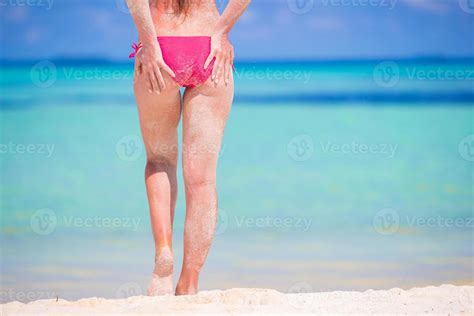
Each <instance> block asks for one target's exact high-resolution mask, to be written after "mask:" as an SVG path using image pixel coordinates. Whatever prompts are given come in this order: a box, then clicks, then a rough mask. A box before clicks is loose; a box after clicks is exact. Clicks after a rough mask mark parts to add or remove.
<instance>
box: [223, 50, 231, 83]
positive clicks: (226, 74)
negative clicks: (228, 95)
mask: <svg viewBox="0 0 474 316" xmlns="http://www.w3.org/2000/svg"><path fill="white" fill-rule="evenodd" d="M229 72H230V56H229V57H227V58H226V59H225V62H224V82H225V85H226V86H227V85H228V84H229Z"/></svg>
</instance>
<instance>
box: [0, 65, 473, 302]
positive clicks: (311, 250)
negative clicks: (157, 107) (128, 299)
mask: <svg viewBox="0 0 474 316" xmlns="http://www.w3.org/2000/svg"><path fill="white" fill-rule="evenodd" d="M397 66H398V73H399V76H398V77H395V79H393V78H392V79H391V80H390V78H389V79H387V80H385V81H381V77H379V75H378V74H377V73H378V72H377V70H380V66H379V68H376V67H377V64H370V63H352V64H350V63H349V64H282V63H280V64H261V65H258V66H257V65H254V64H241V65H237V73H236V74H235V78H236V102H235V104H234V107H233V109H232V113H231V116H230V119H229V122H228V126H227V129H226V134H225V139H224V141H223V148H222V149H221V156H220V163H219V171H218V191H219V203H220V205H219V208H220V216H219V223H218V227H217V235H216V239H215V243H214V245H213V248H212V250H211V252H210V255H209V258H208V261H207V264H206V267H205V269H204V272H203V275H202V279H201V288H202V289H216V288H230V287H270V288H275V289H278V290H281V291H285V292H286V291H290V292H292V291H293V292H294V291H302V290H303V291H308V290H311V291H322V290H347V289H358V290H363V289H368V288H377V289H381V288H390V287H404V288H408V287H413V286H423V285H433V284H442V283H454V284H466V283H472V282H473V269H472V266H473V248H472V243H473V227H474V222H473V214H472V205H473V204H472V203H473V191H472V188H473V186H472V184H473V183H472V181H473V180H472V179H473V169H472V167H473V165H472V163H473V162H472V160H473V157H474V148H473V147H472V146H473V143H472V141H473V138H474V136H472V135H473V134H474V132H473V130H472V127H473V115H472V114H473V112H472V105H473V104H474V87H473V84H474V78H470V77H469V73H470V72H471V71H472V69H474V67H473V66H472V65H471V64H464V63H454V64H453V63H451V64H426V63H423V64H415V63H410V64H404V63H398V64H397ZM384 67H385V66H384ZM384 67H382V71H383V72H387V69H392V68H390V67H393V66H390V67H389V68H386V67H385V68H384ZM392 70H393V69H392ZM395 70H397V69H396V68H395ZM422 73H425V75H426V74H429V73H431V74H435V75H434V77H430V78H428V77H427V79H423V78H424V77H423V75H421V74H422ZM448 73H453V74H456V73H457V74H458V75H457V77H456V78H451V79H449V78H448V77H449V76H448V75H447V74H448ZM0 74H1V75H0V80H1V83H2V88H1V90H2V91H1V95H0V101H1V103H0V104H1V108H0V113H1V126H2V129H1V132H2V134H1V139H2V141H1V143H2V147H1V154H0V162H1V165H0V171H1V179H2V186H1V191H0V193H1V205H0V207H1V219H2V220H1V227H0V228H1V234H2V235H1V242H2V254H1V257H2V297H1V301H3V302H4V301H12V300H20V301H29V300H35V299H40V298H49V297H56V296H59V297H62V298H67V299H77V298H80V297H88V296H104V297H123V296H126V295H132V294H139V293H145V290H146V286H147V282H148V277H149V276H150V275H151V272H152V261H153V257H154V254H153V251H152V250H153V245H152V239H151V235H150V227H149V222H148V208H147V201H146V196H145V191H144V184H143V178H142V177H143V167H144V162H145V155H144V152H143V148H142V145H141V141H140V138H139V135H140V134H139V126H138V119H137V113H136V109H135V107H134V105H133V95H132V90H131V67H130V66H126V65H117V66H113V65H108V66H80V65H62V66H61V65H57V66H56V65H55V68H53V67H51V66H50V65H49V64H46V66H45V65H44V64H43V65H40V66H36V67H33V68H31V67H16V68H3V69H2V70H1V72H0ZM461 74H464V77H463V76H461ZM305 78H306V79H305ZM469 135H471V136H470V137H469ZM178 177H179V179H180V182H179V189H180V194H179V197H178V205H177V211H176V218H175V232H174V238H175V245H174V251H175V255H176V260H177V261H176V262H177V263H176V266H175V272H178V271H179V269H180V267H181V264H180V262H181V258H182V234H183V218H184V207H185V201H184V194H183V185H182V173H181V172H179V175H178ZM175 274H176V273H175ZM175 277H177V276H175Z"/></svg>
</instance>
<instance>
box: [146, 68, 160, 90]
mask: <svg viewBox="0 0 474 316" xmlns="http://www.w3.org/2000/svg"><path fill="white" fill-rule="evenodd" d="M148 78H149V80H150V83H151V91H152V92H156V93H159V92H160V88H159V87H158V81H157V80H156V76H155V72H154V71H153V70H149V71H148Z"/></svg>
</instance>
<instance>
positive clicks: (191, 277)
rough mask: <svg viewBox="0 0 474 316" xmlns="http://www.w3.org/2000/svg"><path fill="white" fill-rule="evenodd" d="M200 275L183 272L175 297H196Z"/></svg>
mask: <svg viewBox="0 0 474 316" xmlns="http://www.w3.org/2000/svg"><path fill="white" fill-rule="evenodd" d="M198 279H199V273H197V272H194V273H193V272H189V273H186V272H183V271H182V272H181V276H180V277H179V281H178V285H177V286H176V291H175V295H194V294H197V292H198Z"/></svg>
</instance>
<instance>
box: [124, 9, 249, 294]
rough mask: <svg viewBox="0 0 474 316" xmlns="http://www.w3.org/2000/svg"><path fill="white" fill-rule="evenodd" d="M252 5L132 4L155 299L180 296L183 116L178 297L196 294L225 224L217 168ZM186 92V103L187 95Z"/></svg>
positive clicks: (137, 99)
mask: <svg viewBox="0 0 474 316" xmlns="http://www.w3.org/2000/svg"><path fill="white" fill-rule="evenodd" d="M249 2H250V0H229V3H228V5H227V7H226V9H225V11H224V12H223V14H222V15H219V12H218V11H217V8H216V5H215V0H164V1H160V0H158V1H149V0H127V3H128V7H129V9H130V12H131V14H132V16H133V19H134V21H135V24H136V27H137V31H138V34H139V38H140V44H139V45H134V48H135V52H134V53H132V54H131V57H136V61H135V80H134V90H135V99H136V102H137V107H138V113H139V118H140V127H141V131H142V136H143V140H144V144H145V148H146V153H147V164H146V168H145V184H146V189H147V195H148V202H149V206H150V218H151V225H152V230H153V237H154V240H155V251H156V252H155V269H154V271H153V277H152V281H151V285H150V287H149V289H148V294H149V295H163V294H172V293H173V278H172V274H173V266H174V264H173V248H172V228H173V217H174V209H175V205H176V196H177V183H176V168H177V159H178V134H177V127H178V122H179V120H180V117H181V115H182V116H183V144H182V147H183V153H182V167H183V175H184V183H185V194H186V222H185V228H184V260H183V266H182V270H181V275H180V277H179V281H178V284H177V286H176V291H175V294H176V295H185V294H195V293H196V292H197V290H198V280H199V272H200V271H201V268H202V266H203V264H204V261H205V259H206V256H207V253H208V251H209V247H210V246H211V242H212V238H213V234H214V229H215V225H216V219H217V193H216V166H217V158H218V155H219V149H220V146H221V140H222V135H223V133H224V127H225V124H226V121H227V117H228V114H229V111H230V107H231V104H232V99H233V94H234V82H233V77H232V67H233V64H232V62H233V58H234V52H233V47H232V45H231V44H230V42H229V39H228V33H229V31H230V30H231V28H232V27H233V25H234V23H235V22H236V21H237V19H238V18H239V17H240V16H241V15H242V13H243V12H244V10H245V9H246V7H247V6H248V4H249ZM180 87H185V91H184V94H183V98H182V101H181V95H180V92H179V88H180Z"/></svg>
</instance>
